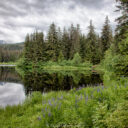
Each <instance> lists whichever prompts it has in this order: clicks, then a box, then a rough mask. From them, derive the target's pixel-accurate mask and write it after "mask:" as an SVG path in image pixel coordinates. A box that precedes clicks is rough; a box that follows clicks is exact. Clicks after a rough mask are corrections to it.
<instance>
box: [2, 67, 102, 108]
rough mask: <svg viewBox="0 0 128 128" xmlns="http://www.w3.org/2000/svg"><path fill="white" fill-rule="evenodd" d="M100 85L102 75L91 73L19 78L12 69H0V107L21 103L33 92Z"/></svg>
mask: <svg viewBox="0 0 128 128" xmlns="http://www.w3.org/2000/svg"><path fill="white" fill-rule="evenodd" d="M101 83H102V75H99V74H97V73H92V72H79V71H75V72H64V71H63V72H43V73H39V72H31V73H30V72H26V73H25V75H24V78H21V77H20V75H19V74H18V73H17V72H16V71H15V68H14V67H0V106H2V107H5V106H7V105H17V104H19V103H22V102H23V101H24V100H25V97H26V96H27V94H30V93H31V92H33V91H40V92H49V91H52V90H54V91H59V90H70V89H72V88H79V87H86V86H98V85H99V84H101Z"/></svg>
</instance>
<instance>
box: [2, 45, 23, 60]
mask: <svg viewBox="0 0 128 128" xmlns="http://www.w3.org/2000/svg"><path fill="white" fill-rule="evenodd" d="M22 45H23V44H22ZM22 51H23V46H20V45H19V44H18V45H11V44H10V45H9V44H6V45H0V62H15V61H17V60H18V59H19V58H20V57H21V56H22Z"/></svg>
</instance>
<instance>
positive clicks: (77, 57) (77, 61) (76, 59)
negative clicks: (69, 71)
mask: <svg viewBox="0 0 128 128" xmlns="http://www.w3.org/2000/svg"><path fill="white" fill-rule="evenodd" d="M81 62H82V59H81V56H80V55H79V53H76V54H75V55H74V58H73V60H72V64H73V65H79V64H81Z"/></svg>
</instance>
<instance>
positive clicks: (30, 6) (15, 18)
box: [0, 0, 118, 43]
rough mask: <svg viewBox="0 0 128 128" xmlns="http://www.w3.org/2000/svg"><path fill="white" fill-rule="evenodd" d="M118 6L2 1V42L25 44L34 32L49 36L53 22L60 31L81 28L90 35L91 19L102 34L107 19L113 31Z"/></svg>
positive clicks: (92, 1)
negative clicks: (88, 28) (78, 26)
mask: <svg viewBox="0 0 128 128" xmlns="http://www.w3.org/2000/svg"><path fill="white" fill-rule="evenodd" d="M115 4H116V3H115V0H0V40H5V41H7V42H9V43H15V42H22V41H24V38H25V35H26V34H27V33H31V32H33V31H34V30H35V28H37V29H39V30H41V31H43V32H44V33H46V32H47V30H48V27H49V25H50V24H51V23H52V22H54V23H56V24H57V25H58V26H60V27H61V28H63V26H66V27H68V26H69V25H70V24H71V23H74V24H80V28H81V30H82V32H83V33H87V26H88V25H89V20H91V19H92V20H93V24H94V25H95V28H96V31H97V32H99V33H100V32H101V28H102V26H103V24H104V20H105V17H106V15H108V16H109V19H110V21H111V25H112V28H113V29H114V28H115V26H116V22H115V18H116V17H117V16H118V14H117V13H115V12H114V11H115Z"/></svg>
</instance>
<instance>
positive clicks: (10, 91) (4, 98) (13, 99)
mask: <svg viewBox="0 0 128 128" xmlns="http://www.w3.org/2000/svg"><path fill="white" fill-rule="evenodd" d="M24 100H25V93H24V88H23V85H21V84H16V83H4V82H1V83H0V106H1V107H5V106H7V105H18V104H19V103H22V102H23V101H24Z"/></svg>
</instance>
